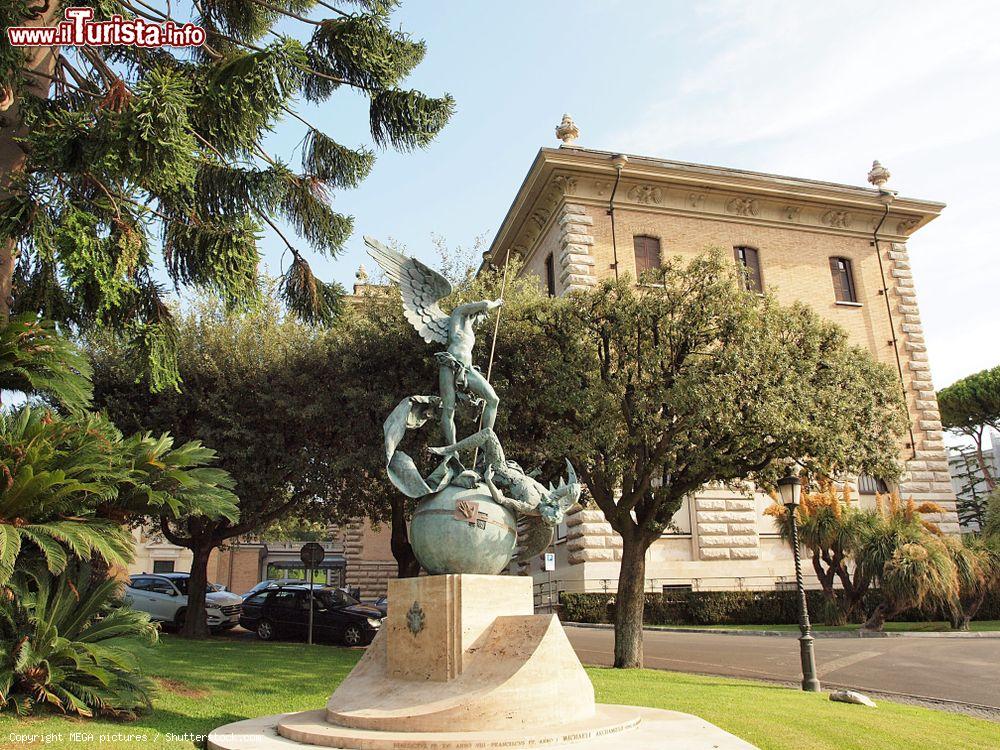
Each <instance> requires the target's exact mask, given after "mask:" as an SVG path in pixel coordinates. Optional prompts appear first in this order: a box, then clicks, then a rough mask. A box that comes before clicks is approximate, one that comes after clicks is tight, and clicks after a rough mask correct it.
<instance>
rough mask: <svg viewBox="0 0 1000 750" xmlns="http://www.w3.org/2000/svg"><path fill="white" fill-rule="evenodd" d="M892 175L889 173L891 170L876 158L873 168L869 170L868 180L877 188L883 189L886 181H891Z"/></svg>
mask: <svg viewBox="0 0 1000 750" xmlns="http://www.w3.org/2000/svg"><path fill="white" fill-rule="evenodd" d="M891 176H892V175H891V174H889V170H888V169H886V168H885V167H883V166H882V165H881V164H880V163H879V160H878V159H876V160H875V161H873V162H872V168H871V170H869V172H868V182H870V183H871V184H872V185H874V186H875V187H876V188H877V189H879V190H882V189H883V188H884V186H885V183H887V182H888V181H889V178H890V177H891Z"/></svg>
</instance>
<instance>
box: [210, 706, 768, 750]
mask: <svg viewBox="0 0 1000 750" xmlns="http://www.w3.org/2000/svg"><path fill="white" fill-rule="evenodd" d="M602 708H605V706H599V707H598V710H600V709H602ZM606 708H614V709H620V710H624V711H627V712H628V713H629V714H631V715H632V716H634V717H635V718H637V719H638V720H639V724H638V726H636V727H635V728H633V729H629V730H627V731H625V732H610V733H607V734H599V733H592V734H591V733H586V736H585V737H580V736H579V735H578V734H576V733H569V736H565V735H561V736H560V737H559V738H558V739H555V741H554V742H550V741H549V740H548V739H544V740H543V741H537V740H535V739H534V738H532V737H530V736H529V735H530V733H528V732H524V733H521V734H520V737H519V736H518V733H495V732H463V733H460V734H458V735H457V736H458V737H460V738H461V739H458V740H456V734H452V733H440V734H421V735H416V736H417V737H419V741H420V742H421V743H422V744H421V745H420V747H421V748H422V750H470V749H471V750H519V749H520V748H525V749H530V750H538V748H545V750H559V748H571V749H572V750H622V749H623V748H627V749H628V750H756V748H755V747H754V746H753V745H751V744H750V743H749V742H745V741H744V740H741V739H740V738H739V737H736V736H734V735H732V734H729V732H725V731H723V730H721V729H719V728H718V727H717V726H715V725H714V724H709V723H708V722H707V721H704V720H702V719H699V718H698V717H697V716H691V715H690V714H682V713H678V712H677V711H663V710H661V709H657V708H643V707H640V706H607V707H606ZM279 721H284V722H286V723H291V722H295V723H296V724H297V725H299V726H301V727H303V728H304V727H308V726H309V724H310V723H313V724H315V725H317V726H318V727H320V728H321V725H322V722H323V714H322V712H321V711H306V712H303V713H300V714H282V715H277V716H264V717H261V718H259V719H248V720H246V721H237V722H235V723H233V724H227V725H226V726H224V727H219V728H218V729H216V730H215V731H214V732H212V733H211V734H210V735H208V748H209V750H307V748H309V747H310V745H306V744H303V743H300V742H297V741H296V740H292V739H288V738H286V737H282V736H281V735H279V734H278V731H277V727H278V722H279ZM405 737H406V736H405V735H404V736H403V739H405ZM399 738H400V735H398V734H388V735H386V739H389V740H390V741H393V742H394V741H395V740H396V739H399ZM315 744H317V745H318V744H320V743H315ZM312 746H313V747H314V746H315V745H312ZM323 746H325V747H337V745H334V744H324V745H323ZM392 746H393V747H405V746H400V745H392ZM341 747H343V748H345V750H346V748H347V747H348V746H341ZM350 747H351V748H355V747H357V746H354V745H352V746H350ZM411 747H413V746H411Z"/></svg>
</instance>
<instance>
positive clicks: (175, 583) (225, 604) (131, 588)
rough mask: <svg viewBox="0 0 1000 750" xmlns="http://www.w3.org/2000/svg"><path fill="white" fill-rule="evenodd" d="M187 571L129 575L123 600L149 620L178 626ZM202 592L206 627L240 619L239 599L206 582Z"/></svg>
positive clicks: (227, 624) (183, 608)
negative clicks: (206, 619) (206, 590)
mask: <svg viewBox="0 0 1000 750" xmlns="http://www.w3.org/2000/svg"><path fill="white" fill-rule="evenodd" d="M190 578H191V575H190V574H189V573H142V574H139V575H134V576H131V577H130V579H129V583H128V585H126V586H125V599H126V601H128V602H129V604H130V605H131V606H132V609H137V610H139V611H141V612H148V613H149V617H150V619H151V620H153V621H155V622H165V623H170V624H172V625H175V626H177V627H180V626H182V625H183V624H184V618H185V616H186V614H187V602H188V581H189V580H190ZM208 587H209V591H208V593H207V594H206V595H205V613H206V614H207V616H208V627H210V628H212V629H213V630H228V629H229V628H233V627H236V625H238V624H239V621H240V610H241V609H242V608H243V598H242V597H240V596H239V595H238V594H233V593H230V592H228V591H225V590H224V589H223V588H222V587H221V586H216V585H215V584H211V583H210V584H209V585H208Z"/></svg>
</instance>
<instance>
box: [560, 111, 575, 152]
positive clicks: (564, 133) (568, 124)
mask: <svg viewBox="0 0 1000 750" xmlns="http://www.w3.org/2000/svg"><path fill="white" fill-rule="evenodd" d="M579 137H580V128H578V127H577V126H576V123H575V122H573V118H572V117H571V116H570V115H563V117H562V122H561V123H559V125H557V126H556V138H558V139H559V140H560V141H562V145H563V146H572V145H573V144H574V143H576V139H577V138H579Z"/></svg>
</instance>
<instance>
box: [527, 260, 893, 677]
mask: <svg viewBox="0 0 1000 750" xmlns="http://www.w3.org/2000/svg"><path fill="white" fill-rule="evenodd" d="M641 281H642V284H641V285H640V286H636V285H635V283H634V281H633V280H632V279H629V278H628V277H627V276H625V277H622V279H621V280H619V281H613V280H612V281H606V282H604V283H602V284H600V285H599V286H598V287H597V288H595V289H594V290H592V291H589V292H586V293H581V294H574V295H570V296H569V297H568V298H566V299H564V300H559V301H556V302H552V303H544V305H543V306H542V307H541V308H540V310H539V313H538V314H537V315H536V316H535V320H534V322H533V323H532V325H534V326H536V327H538V328H539V329H540V330H542V331H544V337H543V339H544V340H545V341H546V344H547V345H546V351H547V355H548V360H549V361H548V362H547V364H545V365H544V367H543V369H542V370H538V371H537V372H536V374H539V373H542V372H544V373H545V377H544V378H539V379H536V380H534V381H532V382H530V383H525V384H524V385H525V389H522V390H527V395H526V399H527V401H528V406H527V408H528V409H529V410H534V412H535V416H534V417H533V420H534V421H535V423H536V424H537V423H539V421H540V420H542V419H543V418H544V420H545V421H546V423H547V424H548V425H551V426H552V427H551V429H550V430H549V435H550V437H551V440H550V441H549V444H548V445H547V446H546V448H545V452H546V453H548V454H549V455H561V454H562V453H566V454H568V455H571V456H572V457H573V460H574V463H575V464H576V466H577V468H578V470H579V472H580V475H581V476H582V478H583V480H584V481H585V482H586V485H587V487H588V489H589V491H590V494H591V495H592V497H593V498H594V500H595V502H596V504H597V506H598V508H600V510H601V511H602V513H603V515H604V516H605V518H606V519H607V521H608V523H609V524H610V525H611V527H612V529H614V531H615V532H617V533H618V534H619V535H620V536H621V537H622V545H623V546H622V560H621V573H620V576H619V580H618V593H617V599H616V601H617V607H616V613H615V660H614V662H615V666H617V667H639V666H641V665H642V615H643V605H644V598H643V588H644V581H645V554H646V550H647V549H648V548H649V547H650V545H651V544H652V543H653V542H655V541H656V540H657V539H659V538H660V536H661V534H662V533H663V532H664V530H665V529H667V527H668V525H669V524H670V522H671V519H672V517H673V515H674V514H675V513H676V512H677V510H678V509H679V508H680V506H681V503H682V502H683V500H684V499H685V498H687V497H690V496H692V495H693V494H695V493H697V492H698V491H699V490H701V489H703V488H704V487H706V485H708V484H710V483H721V484H725V485H729V486H739V487H743V488H745V489H747V490H748V491H749V489H750V488H751V487H752V486H753V485H755V484H756V485H758V486H760V487H769V486H772V485H773V482H774V480H775V479H776V478H777V476H778V475H779V472H782V471H783V470H785V467H786V466H787V465H788V462H789V460H790V459H791V460H794V461H796V462H798V464H800V465H801V467H802V469H804V470H806V471H808V472H809V473H810V474H814V475H826V476H837V475H841V474H845V473H861V472H864V473H868V474H872V475H875V476H880V477H886V478H892V477H895V476H896V475H897V474H898V473H899V466H898V462H897V459H896V456H897V453H898V451H899V447H900V443H899V436H900V435H901V434H902V431H903V429H904V427H905V424H906V422H905V412H904V406H903V399H902V392H901V388H900V385H899V382H898V381H897V380H896V378H895V377H894V375H893V373H892V371H891V370H890V369H889V368H888V367H886V366H885V365H882V364H879V363H877V362H876V361H875V360H874V359H873V358H872V356H871V355H870V354H869V352H867V351H866V350H863V349H860V348H857V347H854V346H851V345H850V344H849V343H848V341H847V335H846V333H845V332H844V331H843V330H841V329H840V328H838V327H837V326H836V325H834V324H832V323H829V322H826V321H823V320H822V319H820V318H819V316H818V315H817V314H816V313H815V312H813V311H811V310H810V309H809V308H808V307H806V306H805V305H802V304H793V305H787V306H786V305H781V304H779V303H778V302H777V300H776V299H775V298H774V297H773V296H772V295H770V294H766V295H758V294H756V293H753V292H750V291H746V290H745V289H744V288H743V285H742V284H741V283H740V279H739V278H738V275H737V271H736V270H735V268H733V265H732V263H730V262H727V261H726V260H725V259H724V258H723V256H722V254H721V253H718V252H710V253H706V254H704V255H701V256H699V257H697V258H695V259H693V260H691V261H690V262H684V261H682V260H680V259H673V260H669V261H667V262H666V263H664V265H663V266H662V267H660V268H658V269H654V270H652V271H650V272H648V273H647V274H645V275H644V276H643V277H642V279H641ZM526 369H530V368H526ZM513 370H514V371H516V370H517V368H516V367H515V368H513ZM516 399H517V396H516V395H515V400H516ZM522 413H523V410H522ZM510 418H511V420H512V421H514V420H515V419H516V417H515V415H514V414H512V415H511V417H510Z"/></svg>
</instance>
